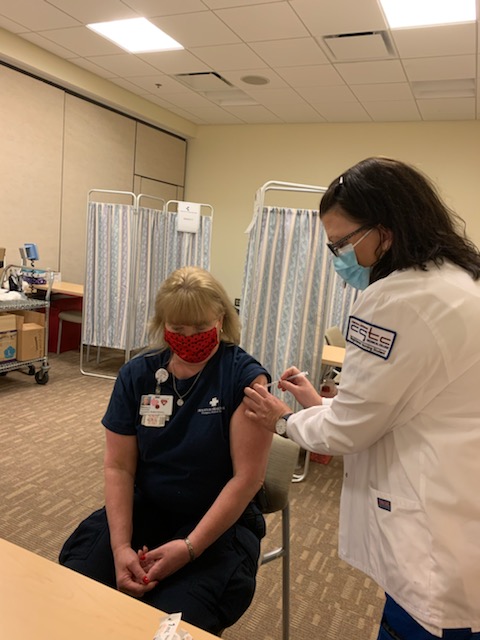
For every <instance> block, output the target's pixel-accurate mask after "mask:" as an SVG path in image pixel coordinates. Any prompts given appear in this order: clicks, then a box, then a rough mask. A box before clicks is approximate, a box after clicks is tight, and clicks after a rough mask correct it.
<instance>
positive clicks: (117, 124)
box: [0, 66, 186, 283]
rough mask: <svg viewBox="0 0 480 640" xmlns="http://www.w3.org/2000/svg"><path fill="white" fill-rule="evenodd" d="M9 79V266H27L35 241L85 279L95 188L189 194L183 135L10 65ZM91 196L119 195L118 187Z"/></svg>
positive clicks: (42, 263) (0, 210) (3, 137)
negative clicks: (23, 256)
mask: <svg viewBox="0 0 480 640" xmlns="http://www.w3.org/2000/svg"><path fill="white" fill-rule="evenodd" d="M0 86H1V87H2V100H0V141H1V145H2V154H1V155H0V176H1V188H2V205H1V207H0V229H1V232H0V246H2V247H5V248H6V250H7V253H6V257H5V262H6V264H12V263H13V264H18V263H19V262H20V255H19V252H18V248H19V247H21V246H23V244H24V243H25V242H35V243H36V244H37V245H38V248H39V254H40V260H39V261H38V263H37V265H36V266H37V267H39V268H52V269H55V270H60V271H61V274H62V279H64V280H67V281H71V282H80V283H81V282H83V279H84V271H85V226H86V211H87V197H88V193H89V191H90V190H92V189H106V190H115V191H128V192H131V191H134V192H135V193H141V192H142V193H148V194H149V195H153V196H158V197H161V198H163V199H164V200H165V201H166V200H169V199H179V198H181V197H182V194H183V185H184V178H185V154H186V141H185V140H183V139H182V138H179V137H178V136H175V135H171V134H169V133H166V132H164V131H161V130H159V129H157V128H155V127H153V126H150V125H149V124H144V123H142V122H138V121H137V120H135V119H133V118H132V117H129V116H126V115H122V114H119V113H116V112H114V111H112V110H111V109H108V108H104V107H103V106H99V105H97V104H93V103H91V102H89V101H87V100H83V99H82V98H79V97H77V96H74V95H71V94H69V93H66V92H65V91H64V90H63V89H61V88H58V87H54V86H51V85H49V84H46V83H45V82H42V81H41V80H38V79H35V78H32V77H30V76H29V75H26V74H24V73H20V72H19V71H16V70H13V69H10V68H8V67H5V66H0ZM92 199H95V200H107V201H109V202H116V201H119V200H118V198H115V197H114V196H112V195H111V194H109V195H108V196H106V195H100V194H95V196H92ZM121 201H122V202H128V203H130V202H132V198H125V197H123V199H122V200H121ZM142 204H146V205H147V206H148V205H150V206H155V203H153V202H152V201H149V202H146V201H142Z"/></svg>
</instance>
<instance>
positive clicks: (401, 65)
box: [0, 0, 480, 124]
mask: <svg viewBox="0 0 480 640" xmlns="http://www.w3.org/2000/svg"><path fill="white" fill-rule="evenodd" d="M138 15H145V16H146V17H149V18H151V19H152V21H153V22H154V23H155V24H157V25H158V26H160V27H161V28H164V29H165V30H166V31H167V32H168V33H169V34H170V35H172V37H174V38H176V39H178V40H179V41H181V42H182V43H183V44H185V45H186V47H187V49H186V50H184V51H170V52H164V53H156V54H155V53H153V54H139V55H136V56H135V55H131V54H126V53H125V52H124V51H123V50H121V49H120V48H118V47H117V46H116V45H114V44H112V43H110V42H109V41H107V40H104V39H102V38H100V37H99V36H98V35H97V34H94V33H93V32H91V31H90V30H88V29H86V28H85V26H84V24H86V23H88V22H94V21H100V20H103V19H105V20H107V19H118V18H126V17H134V16H138ZM0 26H2V27H3V28H6V29H7V30H9V31H11V32H12V33H16V34H19V37H24V38H25V39H27V40H29V41H30V42H31V43H33V44H36V45H37V46H40V47H42V48H45V49H46V50H48V51H50V52H51V53H53V54H55V55H58V56H59V57H61V58H65V59H67V60H70V61H71V62H72V63H73V64H78V65H79V66H81V67H82V68H84V69H86V70H88V71H91V72H93V73H96V74H97V75H99V76H100V77H103V78H107V79H110V80H112V81H114V82H115V83H116V84H118V85H119V86H123V87H124V88H127V89H129V90H131V91H133V92H134V93H137V94H138V95H141V96H142V97H144V98H146V99H151V100H152V101H156V100H162V99H164V98H165V100H167V97H168V98H169V100H167V104H169V105H171V108H172V110H175V109H176V111H175V112H177V113H178V112H180V111H182V110H184V111H185V113H189V114H190V117H191V119H194V120H195V121H201V122H206V123H210V124H215V123H216V122H217V121H218V123H220V122H228V121H230V122H231V121H232V120H233V121H234V122H246V121H248V122H261V119H262V118H265V120H264V121H265V122H272V121H281V122H296V121H299V122H304V121H305V118H308V117H309V115H308V114H311V117H312V118H313V117H316V116H315V115H314V114H320V115H319V116H317V117H320V118H322V120H325V121H329V122H335V121H339V122H343V121H347V120H345V119H346V118H348V117H351V118H352V119H353V121H390V120H391V119H392V117H394V116H395V117H397V116H398V119H399V120H409V119H414V118H420V119H424V120H430V119H431V120H436V119H441V118H445V119H475V118H478V117H479V111H480V107H479V87H478V78H479V74H480V71H479V69H480V54H479V52H478V40H479V36H480V27H479V24H478V21H477V24H459V25H451V26H444V27H432V28H423V29H405V30H400V31H394V32H388V30H387V25H386V23H385V19H384V16H383V14H382V11H381V10H380V7H379V4H378V2H377V0H358V1H356V2H354V3H352V2H351V0H322V1H321V2H319V0H290V1H287V0H258V1H255V0H181V2H179V0H102V2H101V3H99V2H98V0H49V1H48V2H45V1H44V0H36V1H35V2H34V3H32V2H27V1H26V0H25V1H22V2H19V1H18V0H2V2H1V5H0ZM384 30H386V31H387V35H389V37H390V41H391V43H392V46H393V49H394V56H393V58H391V59H381V60H373V61H366V60H361V59H358V58H357V59H356V60H352V61H347V62H339V61H338V60H335V59H334V57H333V56H332V54H331V53H329V52H328V49H327V47H326V46H325V43H324V41H323V37H324V36H326V35H332V34H338V33H358V32H362V31H384ZM211 71H215V72H218V73H221V75H222V76H224V77H225V78H226V79H227V80H229V81H230V82H232V83H233V84H234V85H235V87H236V88H238V89H240V90H241V91H243V92H244V93H246V94H247V95H250V96H252V97H255V96H256V97H257V98H256V99H257V102H258V103H259V104H258V105H257V106H258V108H257V107H254V106H248V107H247V106H240V107H220V106H218V105H216V104H214V103H212V102H210V101H209V100H207V98H205V97H204V96H202V95H199V94H198V93H196V92H191V93H192V95H189V94H190V90H189V89H186V88H185V87H183V86H182V85H181V84H180V83H178V82H177V81H176V80H175V79H174V76H175V75H176V74H178V73H201V72H211ZM245 75H262V76H265V77H267V78H268V79H269V80H270V82H269V84H267V85H265V86H262V87H256V86H252V85H247V84H245V83H244V82H243V80H242V78H243V77H244V76H245ZM471 78H473V79H477V80H476V84H477V87H476V92H475V93H476V95H475V97H473V98H462V97H461V96H459V97H458V98H443V99H441V98H435V99H434V98H429V99H422V100H417V102H415V101H414V100H413V98H412V92H411V88H410V83H412V82H415V81H431V80H433V81H436V80H455V79H459V80H461V79H471ZM156 84H161V85H162V87H159V88H157V87H156V86H155V85H156ZM282 91H283V92H284V93H283V94H282ZM281 95H283V96H285V98H284V99H283V100H282V98H281ZM286 96H290V97H289V98H287V97H286ZM173 101H176V103H175V104H174V102H173ZM205 103H206V104H205ZM185 105H186V106H188V109H187V108H186V107H185V109H183V108H184V106H185ZM322 109H323V111H322ZM312 121H316V120H312Z"/></svg>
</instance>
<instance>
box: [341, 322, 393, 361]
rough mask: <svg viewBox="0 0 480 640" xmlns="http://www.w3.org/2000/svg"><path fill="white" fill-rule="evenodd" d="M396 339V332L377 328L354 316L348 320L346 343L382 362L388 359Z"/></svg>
mask: <svg viewBox="0 0 480 640" xmlns="http://www.w3.org/2000/svg"><path fill="white" fill-rule="evenodd" d="M396 337H397V333H396V331H391V330H390V329H385V328H384V327H379V326H377V325H375V324H372V323H370V322H366V321H365V320H361V319H360V318H356V317H355V316H350V317H349V319H348V331H347V336H346V340H347V342H351V343H352V344H354V345H356V346H357V347H359V348H360V349H363V350H364V351H367V352H368V353H371V354H373V355H375V356H378V357H379V358H383V359H384V360H387V359H388V358H389V356H390V353H391V352H392V348H393V343H394V342H395V338H396Z"/></svg>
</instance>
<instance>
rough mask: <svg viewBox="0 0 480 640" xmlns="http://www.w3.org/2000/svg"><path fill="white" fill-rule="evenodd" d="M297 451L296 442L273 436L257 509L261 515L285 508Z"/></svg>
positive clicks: (295, 464)
mask: <svg viewBox="0 0 480 640" xmlns="http://www.w3.org/2000/svg"><path fill="white" fill-rule="evenodd" d="M299 451H300V447H299V446H298V444H296V442H293V441H292V440H289V439H288V438H282V436H279V435H277V434H275V435H274V436H273V441H272V446H271V449H270V456H269V458H268V465H267V471H266V474H265V481H264V483H263V490H262V492H261V498H260V500H259V507H260V509H261V510H262V512H263V513H273V512H274V511H281V510H282V509H284V508H285V507H286V506H287V504H288V498H289V494H290V487H291V485H292V477H293V474H294V471H295V467H296V466H297V462H298V454H299Z"/></svg>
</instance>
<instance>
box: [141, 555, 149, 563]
mask: <svg viewBox="0 0 480 640" xmlns="http://www.w3.org/2000/svg"><path fill="white" fill-rule="evenodd" d="M146 557H147V556H146V555H145V554H144V555H143V556H140V560H141V561H142V562H143V561H144V560H145V559H146Z"/></svg>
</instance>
